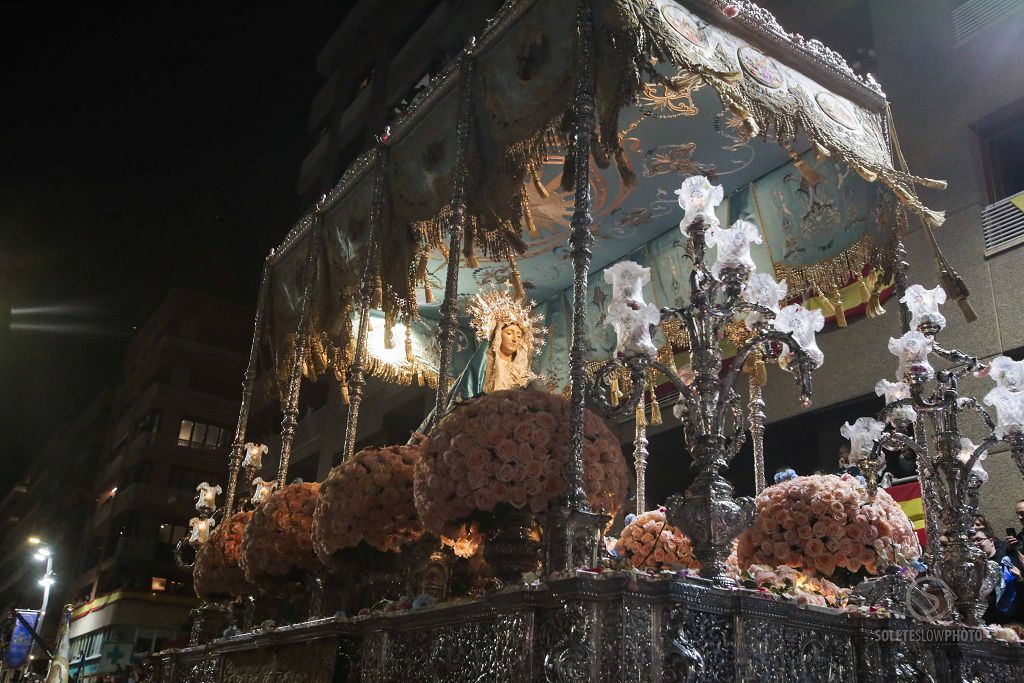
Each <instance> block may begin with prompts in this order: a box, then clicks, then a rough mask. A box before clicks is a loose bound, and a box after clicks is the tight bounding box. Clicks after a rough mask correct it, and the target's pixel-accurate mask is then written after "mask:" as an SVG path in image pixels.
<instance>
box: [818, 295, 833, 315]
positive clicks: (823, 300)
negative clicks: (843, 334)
mask: <svg viewBox="0 0 1024 683" xmlns="http://www.w3.org/2000/svg"><path fill="white" fill-rule="evenodd" d="M818 301H819V303H820V305H821V312H822V313H824V314H825V317H826V318H831V317H832V316H834V315H835V314H836V307H835V306H833V305H832V302H831V301H829V298H828V297H827V296H825V292H823V291H822V290H820V289H819V290H818Z"/></svg>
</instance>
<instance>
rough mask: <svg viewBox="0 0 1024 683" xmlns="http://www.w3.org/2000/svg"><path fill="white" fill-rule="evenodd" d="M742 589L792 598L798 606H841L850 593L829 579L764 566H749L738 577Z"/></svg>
mask: <svg viewBox="0 0 1024 683" xmlns="http://www.w3.org/2000/svg"><path fill="white" fill-rule="evenodd" d="M739 583H740V585H741V586H743V587H744V588H750V589H755V590H762V591H765V592H768V593H772V594H773V595H779V596H783V597H787V598H792V599H794V600H795V601H796V602H797V603H798V604H803V605H817V606H818V607H843V606H844V605H846V601H847V599H848V598H849V597H850V591H849V590H848V589H846V588H840V587H839V586H837V585H836V584H834V583H832V582H831V581H829V580H828V579H824V578H821V577H818V578H814V577H810V576H807V575H806V574H803V573H801V572H800V571H799V570H798V569H794V568H793V567H790V566H788V565H780V566H778V567H775V568H774V569H772V568H771V567H769V566H768V565H766V564H752V565H750V567H748V568H747V569H746V571H744V572H743V573H742V574H740V576H739Z"/></svg>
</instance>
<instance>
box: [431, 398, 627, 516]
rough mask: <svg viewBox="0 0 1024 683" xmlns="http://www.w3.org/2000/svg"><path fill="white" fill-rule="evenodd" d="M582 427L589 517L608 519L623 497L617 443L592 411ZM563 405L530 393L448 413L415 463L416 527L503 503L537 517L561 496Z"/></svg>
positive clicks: (478, 401)
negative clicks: (592, 513)
mask: <svg viewBox="0 0 1024 683" xmlns="http://www.w3.org/2000/svg"><path fill="white" fill-rule="evenodd" d="M585 419H586V421H585V423H584V452H583V460H584V466H585V471H584V476H585V482H584V483H585V487H586V492H587V497H588V499H589V501H590V505H591V507H592V508H593V509H594V510H595V511H600V512H604V513H606V514H610V515H613V516H614V515H615V514H616V513H617V512H618V510H619V508H620V507H621V505H622V501H623V500H624V499H625V497H626V477H627V475H626V463H625V460H624V459H623V457H622V451H621V449H620V448H619V442H618V439H616V438H615V435H614V434H612V432H611V431H610V430H609V429H608V427H607V426H605V424H604V422H603V421H602V420H601V419H600V418H599V417H598V416H597V415H595V414H594V413H592V412H590V411H587V413H586V418H585ZM568 465H569V402H568V401H567V400H565V399H564V398H562V397H561V396H556V395H554V394H548V393H545V392H543V391H536V390H533V389H512V390H508V391H496V392H492V393H488V394H483V395H481V396H479V397H477V398H475V399H473V400H471V401H467V402H465V403H463V404H461V405H459V406H458V407H456V408H455V410H453V411H452V412H451V413H449V414H448V415H447V416H446V417H445V418H444V419H443V420H441V422H440V423H439V424H438V425H437V427H436V428H435V429H434V431H433V433H432V434H431V435H430V437H429V438H428V439H427V440H426V441H425V442H424V444H423V454H422V456H421V457H420V459H419V462H417V463H416V481H415V489H414V490H415V499H416V509H417V510H418V511H419V514H420V519H422V520H423V524H424V526H426V528H427V529H428V530H431V531H435V532H438V531H441V529H442V528H443V527H444V526H445V524H446V523H448V522H457V521H462V520H464V519H465V518H467V517H468V516H469V515H470V514H472V513H474V512H477V511H481V512H491V511H493V510H494V509H495V506H498V505H501V504H506V505H509V506H511V507H513V508H516V509H519V510H528V511H530V512H532V513H534V514H538V513H540V512H543V511H544V510H546V509H547V507H548V506H549V505H550V504H551V503H552V502H553V501H556V500H558V499H559V498H560V497H561V496H562V495H563V494H564V493H565V491H566V488H567V485H566V480H565V475H564V472H565V471H566V469H567V467H568Z"/></svg>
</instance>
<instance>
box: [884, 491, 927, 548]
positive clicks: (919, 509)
mask: <svg viewBox="0 0 1024 683" xmlns="http://www.w3.org/2000/svg"><path fill="white" fill-rule="evenodd" d="M885 492H886V493H888V494H889V495H890V496H892V499H893V500H895V501H896V502H897V503H899V504H900V507H901V508H903V511H904V512H905V513H907V517H909V518H910V523H911V524H913V525H914V531H916V532H917V540H919V541H921V545H922V546H924V545H925V542H926V539H925V533H924V505H923V504H922V503H921V482H919V481H916V480H915V481H908V482H907V483H905V484H897V485H895V486H890V487H889V488H887V489H885Z"/></svg>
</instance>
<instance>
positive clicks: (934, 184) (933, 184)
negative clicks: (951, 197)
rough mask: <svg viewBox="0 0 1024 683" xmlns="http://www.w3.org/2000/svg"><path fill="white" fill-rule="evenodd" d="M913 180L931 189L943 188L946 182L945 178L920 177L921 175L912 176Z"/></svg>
mask: <svg viewBox="0 0 1024 683" xmlns="http://www.w3.org/2000/svg"><path fill="white" fill-rule="evenodd" d="M912 177H913V179H914V182H915V183H917V184H918V185H921V186H922V187H930V188H931V189H933V190H945V189H946V187H947V186H948V183H947V182H946V181H945V180H933V179H932V178H922V177H921V176H912Z"/></svg>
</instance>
